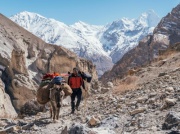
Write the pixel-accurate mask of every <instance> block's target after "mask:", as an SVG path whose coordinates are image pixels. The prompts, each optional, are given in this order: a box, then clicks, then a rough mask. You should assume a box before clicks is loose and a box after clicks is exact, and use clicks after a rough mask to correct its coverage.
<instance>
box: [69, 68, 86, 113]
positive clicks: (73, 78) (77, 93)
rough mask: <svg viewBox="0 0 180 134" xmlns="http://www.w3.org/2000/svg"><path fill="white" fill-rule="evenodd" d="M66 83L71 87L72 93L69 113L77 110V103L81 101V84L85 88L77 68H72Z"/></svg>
mask: <svg viewBox="0 0 180 134" xmlns="http://www.w3.org/2000/svg"><path fill="white" fill-rule="evenodd" d="M68 85H69V86H70V87H71V88H72V91H73V93H72V94H71V109H72V111H71V113H72V114H73V113H74V112H75V109H76V110H77V111H79V109H78V108H79V105H80V102H81V97H82V91H81V86H82V87H83V89H85V86H84V82H83V79H82V77H81V75H80V74H79V73H78V69H77V68H73V73H72V74H71V75H70V76H69V78H68ZM76 97H77V102H76V105H75V98H76Z"/></svg>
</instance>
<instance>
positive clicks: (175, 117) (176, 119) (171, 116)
mask: <svg viewBox="0 0 180 134" xmlns="http://www.w3.org/2000/svg"><path fill="white" fill-rule="evenodd" d="M177 126H178V127H180V114H179V113H176V112H174V111H170V112H169V113H168V114H167V115H166V117H165V120H164V123H163V125H162V129H163V130H169V129H171V128H173V127H177Z"/></svg>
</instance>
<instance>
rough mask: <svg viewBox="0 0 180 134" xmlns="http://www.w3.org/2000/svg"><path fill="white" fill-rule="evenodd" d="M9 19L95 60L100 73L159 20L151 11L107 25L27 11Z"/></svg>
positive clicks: (42, 36)
mask: <svg viewBox="0 0 180 134" xmlns="http://www.w3.org/2000/svg"><path fill="white" fill-rule="evenodd" d="M10 19H11V20H13V21H14V22H16V23H17V24H19V25H20V26H22V27H24V28H25V29H27V30H28V31H30V32H32V33H33V34H35V35H36V36H38V37H40V38H41V39H43V40H44V41H45V42H47V43H51V44H57V45H61V46H64V47H66V48H68V49H70V50H72V51H74V52H75V53H76V54H78V55H79V56H80V57H84V58H87V59H89V60H92V61H93V62H94V64H95V65H96V68H97V70H98V74H99V76H100V75H102V74H103V73H104V72H105V71H107V70H109V69H111V68H112V66H113V64H114V63H116V62H117V61H118V60H120V59H121V57H122V56H123V55H124V54H125V53H126V52H128V51H129V50H131V49H132V48H134V47H135V46H136V45H137V44H138V41H139V40H140V39H142V38H143V37H144V36H146V35H147V34H150V33H152V31H153V29H154V27H155V26H156V25H157V24H158V22H159V20H160V18H159V17H158V16H157V15H156V14H155V12H154V11H152V10H150V11H148V12H146V13H143V14H142V15H141V16H140V17H139V18H137V19H127V18H122V19H120V20H117V21H114V22H112V23H109V24H107V25H105V26H96V25H90V24H87V23H85V22H82V21H79V22H76V23H75V24H73V25H66V24H64V23H62V22H60V21H57V20H54V19H49V18H46V17H43V16H41V15H39V14H37V13H31V12H27V11H25V12H21V13H18V14H16V15H14V16H12V17H10Z"/></svg>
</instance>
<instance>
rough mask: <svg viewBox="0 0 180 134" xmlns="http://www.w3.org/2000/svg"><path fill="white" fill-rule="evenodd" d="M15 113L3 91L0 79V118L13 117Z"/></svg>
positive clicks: (3, 87)
mask: <svg viewBox="0 0 180 134" xmlns="http://www.w3.org/2000/svg"><path fill="white" fill-rule="evenodd" d="M16 116H17V113H16V111H15V109H14V107H13V106H12V103H11V99H10V97H9V95H8V94H7V93H5V85H4V83H3V82H2V80H1V79H0V118H14V117H16Z"/></svg>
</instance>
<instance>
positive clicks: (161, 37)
mask: <svg viewBox="0 0 180 134" xmlns="http://www.w3.org/2000/svg"><path fill="white" fill-rule="evenodd" d="M179 11H180V5H178V6H177V7H175V8H174V9H173V10H172V11H171V13H169V14H168V15H166V16H165V17H164V18H162V20H161V21H160V23H159V24H158V25H157V27H156V28H155V30H154V31H153V35H148V36H146V37H145V38H143V39H142V40H141V41H140V42H139V44H138V46H137V47H135V48H134V49H132V50H130V51H129V52H128V53H126V54H125V55H124V56H123V58H122V59H121V60H119V61H118V62H117V63H116V65H114V66H113V68H112V70H111V71H109V72H106V73H105V74H104V75H103V76H102V80H103V81H106V79H107V78H109V79H111V80H112V81H113V80H114V79H116V78H121V77H122V76H123V75H124V74H126V73H127V71H128V70H129V69H132V68H134V67H135V68H137V67H140V66H143V65H145V64H147V63H149V62H151V60H152V59H154V58H156V57H157V56H158V55H159V53H161V52H162V51H163V50H166V49H167V48H168V47H169V46H170V45H173V44H174V43H176V42H180V38H179V32H180V29H179V26H180V23H179V21H180V14H179Z"/></svg>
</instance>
